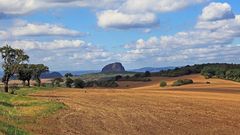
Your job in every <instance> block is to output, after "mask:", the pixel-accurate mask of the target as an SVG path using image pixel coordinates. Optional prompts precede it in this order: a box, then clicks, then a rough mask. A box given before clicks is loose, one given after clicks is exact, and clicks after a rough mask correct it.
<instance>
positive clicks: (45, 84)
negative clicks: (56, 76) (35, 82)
mask: <svg viewBox="0 0 240 135" xmlns="http://www.w3.org/2000/svg"><path fill="white" fill-rule="evenodd" d="M41 86H42V87H46V88H51V87H54V86H53V84H52V83H41Z"/></svg>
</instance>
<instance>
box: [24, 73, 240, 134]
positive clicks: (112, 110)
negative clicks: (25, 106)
mask: <svg viewBox="0 0 240 135" xmlns="http://www.w3.org/2000/svg"><path fill="white" fill-rule="evenodd" d="M179 78H189V79H193V80H194V82H195V83H194V84H191V85H185V86H181V87H171V86H169V87H166V88H160V87H159V81H160V80H166V81H167V82H168V83H169V84H171V83H172V81H174V80H176V79H179ZM179 78H152V79H153V81H152V82H149V83H145V84H144V85H143V83H135V84H134V86H132V85H133V84H132V83H130V82H120V85H121V87H120V89H63V88H62V89H56V90H53V91H43V92H39V93H35V94H33V95H31V96H33V97H36V98H46V99H49V100H56V101H58V102H63V103H65V104H66V105H67V106H68V109H66V110H62V111H59V112H58V113H56V114H54V115H52V116H50V117H47V118H42V119H39V120H38V121H37V124H36V125H27V126H26V127H25V128H26V129H28V130H29V131H32V132H33V133H34V134H45V135H49V134H55V135H108V134H112V135H126V134H129V135H161V134H162V135H167V134H173V135H175V134H182V135H188V134H191V135H193V134H203V135H206V134H225V135H230V134H236V135H239V134H240V83H236V82H232V81H226V80H219V79H210V80H205V79H204V78H203V77H202V76H200V75H190V76H184V77H179ZM207 81H209V82H211V84H206V82H207ZM124 83H125V84H124ZM126 85H128V87H130V88H125V86H126ZM129 85H131V86H129Z"/></svg>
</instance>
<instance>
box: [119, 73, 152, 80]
mask: <svg viewBox="0 0 240 135" xmlns="http://www.w3.org/2000/svg"><path fill="white" fill-rule="evenodd" d="M149 77H151V73H150V72H149V71H146V72H145V73H136V74H134V75H133V76H128V75H127V76H120V75H118V76H116V77H115V81H136V82H137V81H141V82H149V81H151V79H150V78H149Z"/></svg>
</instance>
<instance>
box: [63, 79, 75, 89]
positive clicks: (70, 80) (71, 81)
mask: <svg viewBox="0 0 240 135" xmlns="http://www.w3.org/2000/svg"><path fill="white" fill-rule="evenodd" d="M73 83H74V81H73V79H71V78H67V79H66V81H65V85H66V87H68V88H71V87H72V84H73Z"/></svg>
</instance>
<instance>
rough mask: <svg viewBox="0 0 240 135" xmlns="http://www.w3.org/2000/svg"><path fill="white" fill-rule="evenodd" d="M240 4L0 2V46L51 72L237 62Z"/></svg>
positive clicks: (216, 0) (229, 0)
mask: <svg viewBox="0 0 240 135" xmlns="http://www.w3.org/2000/svg"><path fill="white" fill-rule="evenodd" d="M239 7H240V2H239V0H10V1H9V0H0V46H4V45H6V44H9V45H10V46H12V47H13V48H20V49H23V50H24V51H25V52H26V53H27V54H28V55H29V56H30V63H34V64H38V63H43V64H45V65H47V66H49V67H50V69H51V70H75V71H76V70H96V69H97V70H99V69H101V68H102V67H103V66H104V65H106V64H109V63H113V62H121V63H122V64H123V65H124V66H125V68H126V69H135V68H141V67H166V66H184V65H191V64H201V63H215V62H217V63H223V62H224V63H225V62H226V63H240V57H239V56H240V8H239Z"/></svg>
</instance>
